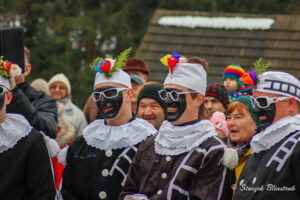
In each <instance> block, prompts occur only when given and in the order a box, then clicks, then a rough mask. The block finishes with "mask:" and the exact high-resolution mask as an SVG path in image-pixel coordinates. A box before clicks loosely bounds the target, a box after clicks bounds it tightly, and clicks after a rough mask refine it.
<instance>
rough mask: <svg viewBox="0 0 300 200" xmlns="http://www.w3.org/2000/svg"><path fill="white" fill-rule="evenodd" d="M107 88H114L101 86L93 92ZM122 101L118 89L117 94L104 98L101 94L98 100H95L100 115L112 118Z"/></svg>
mask: <svg viewBox="0 0 300 200" xmlns="http://www.w3.org/2000/svg"><path fill="white" fill-rule="evenodd" d="M109 88H114V87H110V86H107V87H101V88H98V89H96V90H95V92H102V91H104V90H107V89H109ZM122 103H123V92H122V91H120V92H119V94H118V95H117V96H116V97H114V98H111V99H107V98H105V97H104V96H103V95H101V98H100V100H99V101H97V102H96V104H97V107H98V111H99V112H100V113H101V115H102V116H103V117H104V118H105V119H112V118H114V117H116V116H117V114H118V113H119V111H120V108H121V106H122Z"/></svg>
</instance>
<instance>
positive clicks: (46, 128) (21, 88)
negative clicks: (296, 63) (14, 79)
mask: <svg viewBox="0 0 300 200" xmlns="http://www.w3.org/2000/svg"><path fill="white" fill-rule="evenodd" d="M11 92H12V93H13V99H12V101H11V103H10V104H9V105H8V106H7V112H8V113H19V114H22V115H24V117H25V118H26V119H27V120H28V121H29V123H30V124H31V126H33V127H34V128H35V129H37V130H39V131H43V132H44V133H45V134H46V135H48V136H49V137H51V138H55V137H56V133H57V107H56V102H55V100H54V99H53V98H51V97H50V96H49V95H47V94H45V93H43V92H40V91H36V90H35V89H34V88H32V87H31V86H30V85H29V84H28V83H27V82H24V83H21V84H18V85H17V86H16V87H15V88H14V89H13V90H12V91H11Z"/></svg>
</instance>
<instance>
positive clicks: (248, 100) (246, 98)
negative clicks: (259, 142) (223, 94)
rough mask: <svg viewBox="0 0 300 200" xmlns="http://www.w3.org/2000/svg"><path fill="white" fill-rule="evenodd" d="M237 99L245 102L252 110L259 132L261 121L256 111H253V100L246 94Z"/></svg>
mask: <svg viewBox="0 0 300 200" xmlns="http://www.w3.org/2000/svg"><path fill="white" fill-rule="evenodd" d="M235 101H240V102H242V103H244V104H245V105H246V106H247V107H248V108H249V110H250V113H251V115H252V117H253V119H254V122H255V124H256V126H257V132H259V131H260V123H259V120H258V118H257V117H256V115H255V113H254V111H253V106H252V103H251V100H250V96H248V95H246V96H241V97H239V98H237V99H236V100H235Z"/></svg>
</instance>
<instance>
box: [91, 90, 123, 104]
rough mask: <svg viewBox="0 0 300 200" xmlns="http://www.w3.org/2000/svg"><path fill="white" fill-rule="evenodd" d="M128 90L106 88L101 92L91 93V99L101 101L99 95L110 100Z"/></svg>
mask: <svg viewBox="0 0 300 200" xmlns="http://www.w3.org/2000/svg"><path fill="white" fill-rule="evenodd" d="M127 89H128V88H108V89H106V90H104V91H102V92H98V91H97V92H93V93H92V97H93V100H94V101H99V100H100V99H101V95H103V96H104V98H107V99H112V98H114V97H116V96H118V94H119V92H121V91H124V90H127Z"/></svg>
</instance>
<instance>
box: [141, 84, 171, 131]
mask: <svg viewBox="0 0 300 200" xmlns="http://www.w3.org/2000/svg"><path fill="white" fill-rule="evenodd" d="M161 89H163V84H161V83H155V82H148V83H145V84H144V85H142V86H141V90H140V91H139V93H138V98H137V107H138V109H137V114H136V115H137V117H140V118H142V119H144V120H147V121H148V122H150V123H151V124H152V125H153V126H154V127H155V128H156V130H159V128H160V126H161V124H162V123H163V121H164V120H165V118H166V113H165V106H164V103H163V101H162V100H161V98H160V97H159V95H158V91H159V90H161Z"/></svg>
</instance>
